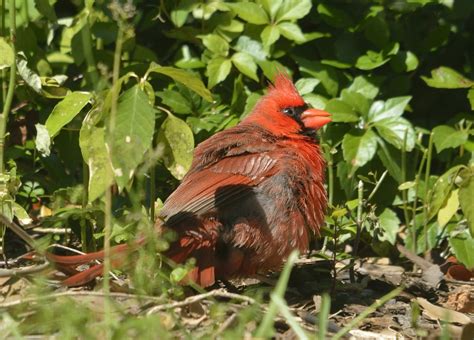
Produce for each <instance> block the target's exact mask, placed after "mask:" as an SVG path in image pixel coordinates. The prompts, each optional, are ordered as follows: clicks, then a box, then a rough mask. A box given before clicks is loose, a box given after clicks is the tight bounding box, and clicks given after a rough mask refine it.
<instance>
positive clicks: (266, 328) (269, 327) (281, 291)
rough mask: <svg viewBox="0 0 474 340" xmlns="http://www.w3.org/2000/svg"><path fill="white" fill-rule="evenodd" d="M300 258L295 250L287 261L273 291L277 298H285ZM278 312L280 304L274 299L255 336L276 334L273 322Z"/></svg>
mask: <svg viewBox="0 0 474 340" xmlns="http://www.w3.org/2000/svg"><path fill="white" fill-rule="evenodd" d="M297 258H298V251H296V250H295V251H293V252H292V253H291V254H290V256H289V257H288V260H287V261H286V264H285V267H284V268H283V271H282V272H281V274H280V278H279V279H278V283H277V285H276V287H275V290H274V291H273V293H272V295H273V296H276V297H277V298H278V297H279V298H281V299H283V297H284V295H285V291H286V287H287V286H288V280H289V279H290V273H291V269H292V268H293V266H294V265H295V262H296V259H297ZM277 313H278V306H277V304H276V303H275V302H274V301H272V302H271V303H270V306H269V307H268V311H267V313H266V314H265V316H264V318H263V320H262V323H261V324H260V326H259V327H258V329H257V332H256V333H255V337H257V338H269V337H272V336H273V334H274V328H273V323H274V322H275V316H276V315H277Z"/></svg>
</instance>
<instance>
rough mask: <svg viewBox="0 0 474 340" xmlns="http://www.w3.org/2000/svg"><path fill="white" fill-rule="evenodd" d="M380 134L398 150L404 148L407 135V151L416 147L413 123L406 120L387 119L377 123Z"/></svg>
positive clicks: (400, 118) (399, 118)
mask: <svg viewBox="0 0 474 340" xmlns="http://www.w3.org/2000/svg"><path fill="white" fill-rule="evenodd" d="M375 127H376V128H377V131H378V133H379V134H380V135H381V136H382V137H383V139H385V140H386V141H387V142H389V143H390V144H392V145H393V146H394V147H396V148H397V149H401V148H402V147H403V143H404V138H405V133H406V134H407V139H406V145H405V148H406V151H411V150H413V148H414V147H415V141H416V136H415V130H414V129H413V126H412V125H411V123H410V122H409V121H408V120H406V119H405V118H402V117H398V118H387V119H383V120H380V121H377V122H376V123H375Z"/></svg>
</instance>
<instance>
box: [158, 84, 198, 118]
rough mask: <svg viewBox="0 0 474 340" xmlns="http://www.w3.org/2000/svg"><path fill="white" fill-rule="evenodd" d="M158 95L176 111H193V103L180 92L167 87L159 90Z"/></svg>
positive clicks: (188, 112)
mask: <svg viewBox="0 0 474 340" xmlns="http://www.w3.org/2000/svg"><path fill="white" fill-rule="evenodd" d="M158 96H159V97H160V98H161V99H162V100H163V104H165V105H167V106H168V107H169V108H170V109H171V110H172V111H173V112H174V113H181V114H190V113H192V112H193V110H192V108H191V106H192V104H191V103H190V102H189V101H188V100H187V99H186V98H185V97H184V96H183V95H182V94H181V93H179V92H177V91H173V90H168V89H165V90H164V91H162V92H158Z"/></svg>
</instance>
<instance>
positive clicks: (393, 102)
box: [368, 96, 411, 123]
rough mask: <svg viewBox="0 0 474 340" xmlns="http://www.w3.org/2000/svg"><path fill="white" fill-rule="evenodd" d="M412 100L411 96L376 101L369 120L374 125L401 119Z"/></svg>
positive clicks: (371, 108) (370, 111)
mask: <svg viewBox="0 0 474 340" xmlns="http://www.w3.org/2000/svg"><path fill="white" fill-rule="evenodd" d="M410 100H411V97H410V96H406V97H395V98H390V99H388V100H387V101H385V102H384V101H381V100H378V101H375V102H374V103H373V104H372V106H371V107H370V109H369V114H368V118H369V121H370V122H372V123H375V122H378V121H381V120H384V119H387V118H397V117H400V116H401V115H402V114H403V112H404V111H405V108H406V107H407V105H408V102H409V101H410Z"/></svg>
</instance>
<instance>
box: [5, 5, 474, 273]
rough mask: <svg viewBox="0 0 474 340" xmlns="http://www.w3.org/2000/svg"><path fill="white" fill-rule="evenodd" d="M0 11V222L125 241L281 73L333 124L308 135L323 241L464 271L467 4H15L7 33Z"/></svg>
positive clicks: (473, 85) (470, 99) (473, 142)
mask: <svg viewBox="0 0 474 340" xmlns="http://www.w3.org/2000/svg"><path fill="white" fill-rule="evenodd" d="M7 4H8V1H7ZM2 5H3V6H4V7H2V8H1V11H2V23H5V26H2V27H1V35H2V37H1V38H0V68H1V72H2V74H1V76H2V84H3V86H2V108H4V112H3V115H2V120H0V133H2V132H3V131H5V128H6V129H7V144H6V146H3V145H0V147H2V150H3V148H4V152H2V154H3V161H2V167H1V168H0V170H1V172H2V173H1V178H0V190H1V209H2V212H3V214H5V215H7V216H8V217H9V218H13V217H14V216H15V217H16V218H17V219H18V220H19V221H20V222H21V223H23V224H28V223H30V222H31V219H30V218H34V219H37V217H38V215H39V216H40V217H43V219H42V220H41V221H42V222H41V223H42V224H43V225H46V226H51V227H68V228H71V229H72V231H73V233H74V237H72V238H68V240H72V241H75V240H78V241H80V242H81V245H82V248H83V250H90V249H96V248H100V247H102V242H103V235H104V230H103V226H104V218H105V220H107V210H108V209H109V208H111V211H112V212H113V219H112V222H111V237H112V241H113V242H123V241H125V240H128V239H130V238H131V237H133V236H132V235H133V234H135V232H136V228H137V226H138V225H143V224H146V223H149V222H147V221H150V220H153V218H154V216H155V208H156V209H159V207H160V202H161V201H162V200H164V199H165V198H166V197H167V195H168V194H169V193H170V192H172V191H173V189H174V188H175V187H176V185H177V184H178V180H180V179H181V178H182V177H183V175H184V174H185V173H186V171H187V170H188V168H189V166H190V164H191V161H192V150H193V147H194V145H195V144H197V143H199V142H200V141H202V140H204V139H206V138H207V137H209V136H210V135H212V134H214V133H216V132H217V131H220V130H222V129H225V128H228V127H230V126H233V125H235V124H237V123H238V122H239V120H240V119H242V117H244V116H245V115H246V114H247V113H248V112H249V111H250V110H251V109H252V107H253V105H254V104H255V102H256V100H257V99H258V98H259V97H260V96H261V95H262V94H263V89H264V88H265V87H266V86H267V84H268V80H269V79H270V80H271V79H273V77H274V75H275V73H276V72H280V71H285V72H287V73H289V74H291V75H292V77H293V78H294V79H295V80H296V81H297V82H296V86H297V88H298V89H299V91H300V93H301V94H302V95H303V96H304V98H305V100H306V101H307V102H308V103H310V104H311V105H313V106H314V107H317V108H322V109H326V110H327V111H329V112H331V113H332V114H333V123H332V124H330V125H329V126H327V127H326V128H324V129H323V130H322V131H320V136H319V139H320V142H321V145H322V149H323V151H324V154H325V157H326V159H327V162H328V170H327V178H328V181H327V184H328V194H329V202H330V209H329V211H328V218H327V226H326V227H325V230H324V235H325V236H327V238H326V242H325V243H324V247H325V248H326V249H327V248H329V249H334V247H336V248H337V249H336V250H339V251H338V253H337V254H338V256H339V257H347V256H354V253H352V254H351V253H349V254H346V253H344V252H343V251H342V250H343V249H344V248H343V246H344V245H345V244H347V243H353V242H355V244H356V247H355V251H356V252H358V255H360V256H363V255H364V254H365V255H367V254H373V253H376V254H379V255H385V256H386V255H389V256H396V255H397V252H396V248H395V247H394V245H395V244H396V243H401V244H404V245H406V246H407V248H409V249H412V250H413V251H415V252H417V253H424V252H427V251H430V250H436V251H438V252H443V255H447V254H448V253H454V254H455V255H456V256H457V258H458V260H459V261H461V262H462V263H464V264H465V265H466V266H467V267H469V268H473V267H474V162H473V161H474V158H473V153H474V137H473V134H474V128H473V123H474V117H473V115H472V111H473V109H474V81H473V80H471V79H474V68H473V62H474V61H473V58H474V55H473V54H472V51H474V39H473V32H474V2H473V1H472V0H396V1H395V0H393V1H392V0H386V1H384V0H360V1H345V0H331V1H330V0H314V1H311V0H274V1H273V0H272V1H270V0H256V1H248V2H247V1H219V0H214V1H193V0H180V1H175V0H165V1H142V0H136V1H118V0H114V1H105V0H95V1H94V0H84V1H82V0H71V1H67V2H63V1H56V0H25V1H17V5H16V34H15V40H14V41H12V40H11V38H10V36H9V30H8V28H10V27H11V19H10V16H9V14H10V11H9V10H8V6H7V7H5V1H3V2H2ZM15 69H16V72H17V74H18V77H17V79H16V81H15V80H13V81H14V82H15V84H12V83H11V82H9V79H10V74H11V72H15ZM10 91H13V92H12V94H11V95H12V96H13V97H12V106H11V110H10V108H9V104H8V102H9V100H11V98H10V99H9V98H8V97H9V92H10ZM7 104H8V105H7ZM2 122H3V124H5V123H6V122H8V126H4V127H3V130H2ZM0 137H1V136H0ZM0 144H1V143H0ZM3 164H5V166H3ZM110 186H113V190H112V192H111V193H112V194H113V201H112V203H113V204H112V206H109V205H108V204H107V193H108V188H109V187H110ZM55 237H56V239H57V240H60V241H61V242H65V241H66V239H64V238H62V237H59V236H55ZM3 242H4V243H6V248H4V249H8V238H5V239H3ZM174 274H175V275H177V276H178V278H175V280H179V277H182V276H181V274H180V273H178V274H176V272H174Z"/></svg>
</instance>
